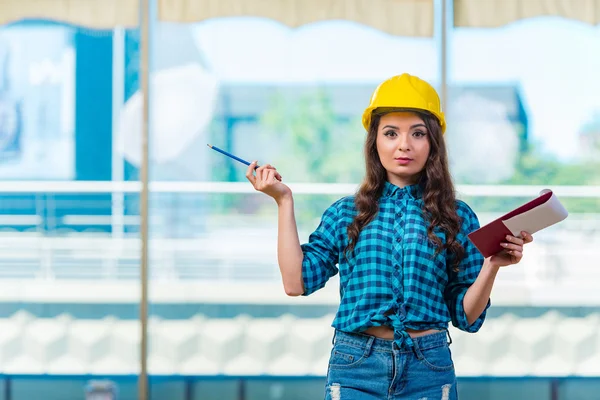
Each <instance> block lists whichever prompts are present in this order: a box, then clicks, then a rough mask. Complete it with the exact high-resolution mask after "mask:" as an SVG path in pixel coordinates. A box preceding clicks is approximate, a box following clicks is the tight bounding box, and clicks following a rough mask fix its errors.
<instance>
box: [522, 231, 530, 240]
mask: <svg viewBox="0 0 600 400" xmlns="http://www.w3.org/2000/svg"><path fill="white" fill-rule="evenodd" d="M521 236H522V237H523V241H524V242H525V243H531V242H533V235H532V234H530V233H529V232H525V231H523V232H521Z"/></svg>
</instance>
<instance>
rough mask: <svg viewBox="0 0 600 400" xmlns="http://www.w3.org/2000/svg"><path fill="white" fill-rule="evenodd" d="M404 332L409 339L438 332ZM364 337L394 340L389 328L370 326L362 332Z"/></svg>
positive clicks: (431, 330)
mask: <svg viewBox="0 0 600 400" xmlns="http://www.w3.org/2000/svg"><path fill="white" fill-rule="evenodd" d="M406 332H407V333H408V334H409V335H410V337H413V338H414V337H419V336H426V335H431V334H432V333H436V332H439V330H437V329H427V330H424V331H417V330H414V329H406ZM363 333H364V334H365V335H371V336H375V337H378V338H380V339H394V330H393V329H392V328H390V327H389V326H372V327H370V328H368V329H367V330H366V331H364V332H363Z"/></svg>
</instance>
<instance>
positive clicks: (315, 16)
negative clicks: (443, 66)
mask: <svg viewBox="0 0 600 400" xmlns="http://www.w3.org/2000/svg"><path fill="white" fill-rule="evenodd" d="M158 1H159V18H160V19H161V20H162V21H172V22H193V21H202V20H206V19H210V18H216V17H226V16H257V17H266V18H270V19H273V20H276V21H279V22H281V23H283V24H285V25H287V26H290V27H297V26H301V25H304V24H309V23H311V22H316V21H325V20H336V19H337V20H348V21H354V22H357V23H360V24H364V25H368V26H371V27H373V28H376V29H378V30H381V31H383V32H387V33H390V34H392V35H399V36H432V35H433V0H255V1H249V0H204V1H197V0H178V1H173V0H158Z"/></svg>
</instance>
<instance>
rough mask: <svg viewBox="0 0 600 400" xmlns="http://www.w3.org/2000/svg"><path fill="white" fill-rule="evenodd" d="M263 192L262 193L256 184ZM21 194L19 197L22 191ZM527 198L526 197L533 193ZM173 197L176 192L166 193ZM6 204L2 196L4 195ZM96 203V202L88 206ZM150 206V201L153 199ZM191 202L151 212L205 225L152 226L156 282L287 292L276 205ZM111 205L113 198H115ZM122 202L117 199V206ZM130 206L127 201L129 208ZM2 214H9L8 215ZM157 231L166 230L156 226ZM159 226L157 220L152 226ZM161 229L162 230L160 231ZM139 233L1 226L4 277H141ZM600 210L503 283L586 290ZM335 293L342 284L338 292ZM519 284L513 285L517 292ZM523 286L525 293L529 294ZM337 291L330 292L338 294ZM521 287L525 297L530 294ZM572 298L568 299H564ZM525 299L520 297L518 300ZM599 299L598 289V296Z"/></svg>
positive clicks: (544, 240)
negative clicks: (172, 230) (228, 206)
mask: <svg viewBox="0 0 600 400" xmlns="http://www.w3.org/2000/svg"><path fill="white" fill-rule="evenodd" d="M290 187H291V188H292V190H293V191H294V193H296V194H298V195H304V194H314V195H336V196H337V195H340V196H341V195H346V194H351V193H353V192H354V191H355V190H356V188H357V185H354V184H313V183H292V184H290ZM541 189H544V188H543V187H536V186H464V185H459V186H458V187H457V191H458V192H459V193H460V195H462V196H475V197H512V196H515V197H520V198H525V199H526V198H532V197H535V196H536V195H537V194H538V193H539V191H540V190H541ZM550 189H553V190H554V191H555V193H556V194H557V195H558V196H559V197H560V198H588V199H589V198H592V199H593V198H600V187H597V186H586V187H580V186H554V187H553V186H550ZM139 190H140V185H139V182H0V197H1V196H4V197H5V198H6V197H8V198H10V197H11V196H13V195H14V196H19V195H21V194H39V195H43V196H46V197H50V198H51V197H52V194H73V195H82V197H81V202H82V205H81V208H82V209H84V210H85V209H86V207H87V206H86V205H85V204H83V203H85V201H86V200H85V199H86V197H85V195H88V194H90V195H93V194H102V193H106V194H113V195H114V194H115V193H121V194H136V193H137V192H138V191H139ZM150 190H151V192H152V194H155V193H163V194H168V195H167V196H166V198H167V199H168V198H170V196H180V195H185V196H187V197H189V196H190V194H198V195H200V196H206V195H207V194H209V195H211V194H223V193H226V194H233V195H236V194H253V193H256V192H255V191H254V189H253V188H252V187H251V186H250V184H249V183H246V182H239V183H224V182H153V183H152V184H151V185H150ZM256 196H263V195H262V194H260V193H256ZM15 198H17V197H15ZM525 199H524V201H525ZM72 201H73V200H69V203H68V204H61V203H60V202H59V201H54V202H53V203H52V202H49V203H48V204H45V203H44V204H42V205H40V207H42V208H43V207H56V208H58V209H60V208H62V211H65V210H66V209H68V208H69V207H71V206H73V203H72ZM167 203H168V201H167ZM0 205H1V203H0ZM90 207H91V206H90ZM151 207H152V204H151ZM185 207H187V208H184V209H179V208H178V209H177V210H168V209H167V210H162V209H161V210H159V211H161V212H162V213H158V214H156V215H154V214H153V213H151V221H150V222H151V225H152V226H155V225H156V226H159V227H160V229H164V228H165V227H167V228H168V227H169V225H177V224H178V223H177V222H174V223H173V222H172V221H171V220H170V218H171V215H170V214H169V213H170V212H171V211H177V212H179V213H180V214H184V215H186V220H185V221H184V223H183V224H190V226H191V227H192V228H191V229H192V230H193V228H194V226H200V225H201V224H202V223H203V222H205V220H207V219H209V220H210V223H209V224H205V226H204V228H203V230H202V231H199V232H193V235H189V236H185V237H175V235H174V236H170V234H169V232H168V231H161V232H159V234H155V235H153V234H151V236H150V246H149V249H150V250H149V251H150V275H151V279H153V280H154V281H157V282H170V284H178V282H181V283H183V282H204V283H206V282H213V283H219V284H240V283H243V282H252V283H258V282H261V283H272V284H273V285H274V286H275V287H277V288H278V289H276V293H277V295H280V294H281V293H280V290H279V283H280V277H279V273H278V268H277V264H276V240H277V233H276V219H275V218H276V212H275V206H274V205H273V212H272V213H270V214H268V215H265V214H255V215H252V214H245V215H242V214H240V215H237V216H227V215H216V214H214V213H211V211H210V209H209V210H208V211H207V214H205V215H201V214H200V213H199V211H201V210H200V208H201V206H199V205H197V204H196V203H194V202H191V203H189V204H187V205H186V206H185ZM109 208H110V205H109ZM113 211H114V208H113ZM122 212H123V210H120V213H122ZM2 214H4V215H2ZM61 215H62V217H61V218H62V220H63V223H66V224H71V225H73V226H74V227H76V226H77V225H85V224H90V225H94V224H98V225H106V226H110V225H111V224H114V222H115V218H117V219H119V221H120V224H121V225H120V226H123V224H126V225H137V224H138V223H139V216H136V215H123V214H121V215H117V216H115V215H105V216H102V215H68V213H67V214H66V215H65V212H62V214H61ZM497 215H498V214H494V213H480V214H479V216H480V220H481V221H482V223H485V222H487V221H489V220H491V219H492V218H495V217H497ZM319 217H320V212H318V211H317V210H316V211H314V223H311V224H310V226H305V228H304V232H301V240H305V239H306V238H307V236H308V233H309V232H310V229H312V228H314V226H313V225H314V224H316V222H317V219H318V218H319ZM41 218H42V216H38V215H22V216H20V215H12V213H11V210H10V209H8V210H2V209H1V208H0V230H1V227H2V225H13V226H14V225H19V221H20V220H22V221H21V222H23V223H24V224H25V225H27V224H28V223H29V224H31V223H37V222H39V220H40V219H41ZM157 231H158V230H157ZM151 232H152V229H151ZM154 232H156V231H154ZM139 256H140V240H139V237H138V235H137V234H135V233H133V234H131V235H120V234H115V233H114V232H113V233H107V232H105V233H98V232H95V233H86V232H77V231H76V229H73V230H71V231H67V232H66V233H65V232H63V233H62V234H60V233H57V232H48V231H44V230H42V229H40V230H33V231H29V232H16V231H14V230H13V231H11V232H0V280H7V279H19V280H25V281H36V282H61V281H64V282H66V281H70V280H78V281H89V282H117V281H119V282H131V283H132V284H134V285H135V282H136V279H137V278H138V277H139ZM598 260H600V214H598V213H588V214H571V215H570V216H569V218H568V219H567V220H566V221H564V222H562V223H561V224H559V225H557V226H555V227H552V228H550V229H548V230H547V231H544V232H542V233H540V234H539V235H538V237H537V238H536V242H535V243H534V244H532V245H531V246H530V248H528V252H527V255H526V259H525V260H524V261H523V262H522V264H520V265H519V266H518V267H515V268H511V269H508V270H507V271H505V272H503V274H502V275H501V277H500V278H499V285H500V286H502V285H509V286H510V287H511V288H513V289H514V288H521V292H520V293H521V294H522V296H525V297H527V298H532V296H542V297H543V296H546V295H547V294H552V293H554V294H555V295H554V297H555V298H556V299H559V297H560V296H561V295H560V293H565V292H569V291H571V292H572V293H575V294H578V293H583V292H582V290H581V288H585V287H587V286H586V285H588V286H589V282H597V281H598V280H600V269H598V266H600V264H599V262H598ZM332 293H333V294H332V296H333V297H335V296H336V294H335V291H333V292H332ZM511 293H513V292H511ZM523 293H525V294H523ZM333 297H332V298H333ZM522 298H523V297H518V299H522ZM559 300H560V301H564V299H559ZM519 301H521V300H517V302H519ZM598 301H599V303H600V299H599V300H598Z"/></svg>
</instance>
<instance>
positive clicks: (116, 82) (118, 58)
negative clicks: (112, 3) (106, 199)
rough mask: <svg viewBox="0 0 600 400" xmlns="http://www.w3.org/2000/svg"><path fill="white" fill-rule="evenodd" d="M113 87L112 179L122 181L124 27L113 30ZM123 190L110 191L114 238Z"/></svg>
mask: <svg viewBox="0 0 600 400" xmlns="http://www.w3.org/2000/svg"><path fill="white" fill-rule="evenodd" d="M112 80H113V85H112V86H113V87H112V92H113V96H112V103H113V104H112V135H113V139H112V168H111V169H112V174H111V175H112V181H113V182H115V181H116V182H122V181H123V179H124V176H123V153H122V152H121V151H120V150H119V146H118V141H117V139H116V136H117V132H118V131H119V120H120V117H121V110H122V109H123V102H124V101H125V29H123V28H122V27H117V28H115V29H114V30H113V76H112ZM124 197H125V194H124V193H123V192H113V193H112V210H111V213H110V214H111V228H112V229H111V232H112V236H113V238H115V239H121V238H123V214H124Z"/></svg>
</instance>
